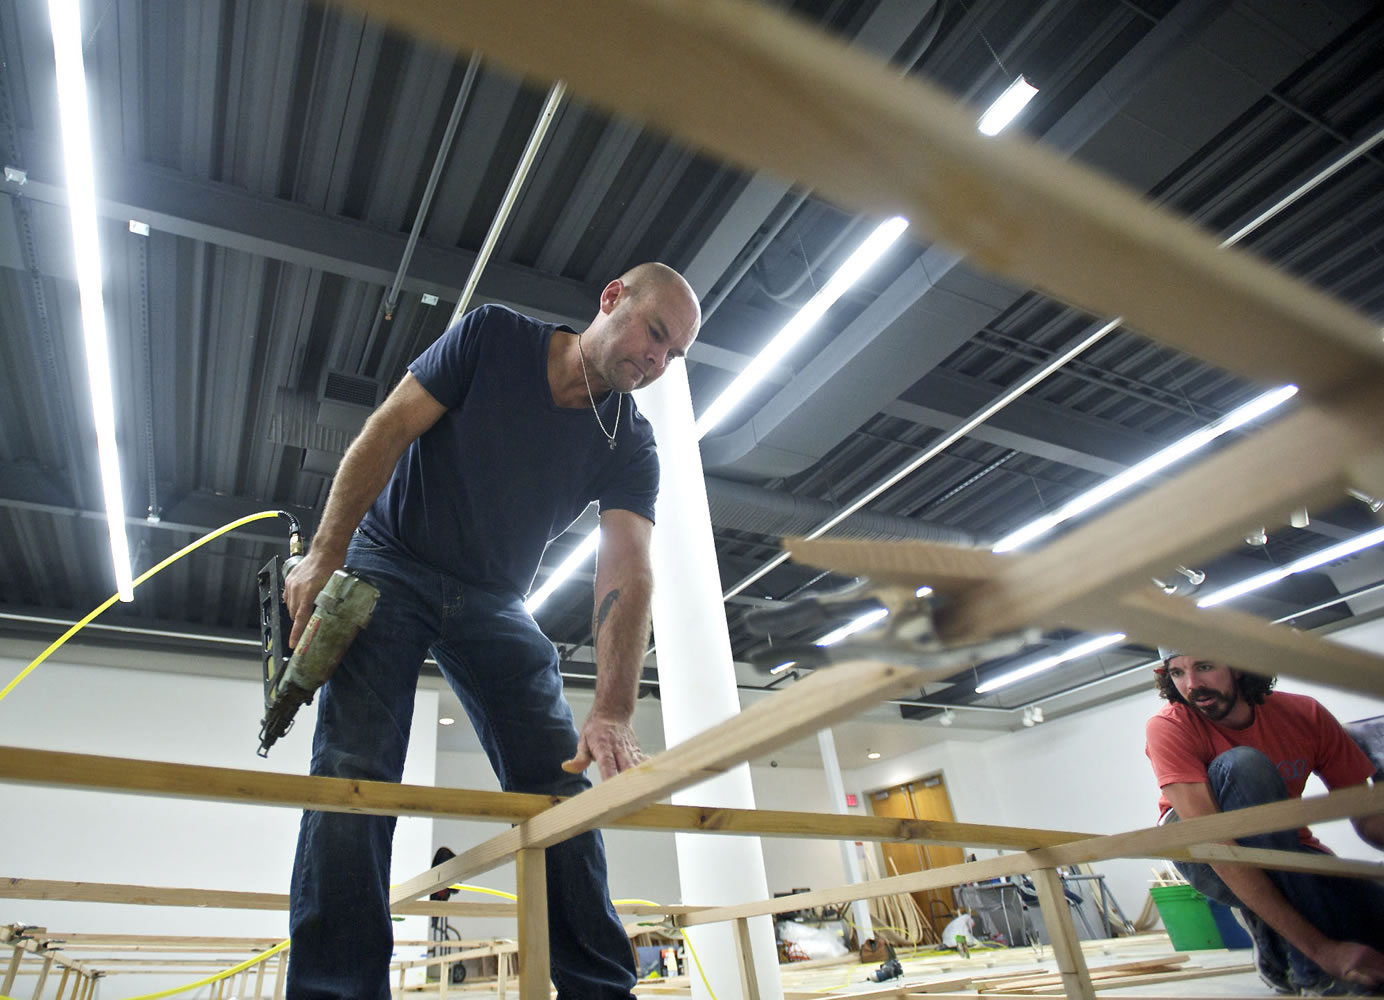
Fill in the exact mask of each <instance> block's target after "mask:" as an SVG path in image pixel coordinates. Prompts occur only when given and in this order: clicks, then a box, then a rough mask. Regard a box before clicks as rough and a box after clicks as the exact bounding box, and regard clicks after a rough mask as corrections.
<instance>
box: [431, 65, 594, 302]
mask: <svg viewBox="0 0 1384 1000" xmlns="http://www.w3.org/2000/svg"><path fill="white" fill-rule="evenodd" d="M566 92H567V85H566V84H565V83H563V82H562V81H561V80H558V81H557V82H556V83H554V84H553V86H552V89H551V90H549V91H548V100H547V101H546V102H545V103H544V105H543V110H542V111H541V112H539V115H538V120H537V121H536V122H534V123H533V131H532V132H531V133H529V141H528V144H527V145H526V146H525V147H524V153H523V155H522V156H520V157H519V163H518V165H517V166H515V168H514V176H513V177H511V178H510V179H509V187H508V188H506V189H505V196H504V198H503V199H502V200H501V201H500V207H499V208H498V209H497V210H496V212H495V218H494V219H493V220H492V221H491V223H490V230H489V231H488V232H487V233H486V234H485V242H484V243H482V244H481V248H480V250H479V251H478V252H477V253H476V259H475V261H474V262H473V263H472V264H471V273H470V274H469V275H468V276H467V278H466V285H465V287H464V288H462V290H461V298H459V299H458V300H457V305H456V308H455V309H453V310H452V318H451V319H450V320H448V322H447V325H448V326H451V325H452V324H453V323H455V322H456V321H457V320H459V319H461V317H462V315H463V314H464V313H465V312H466V307H467V306H468V305H470V303H471V296H472V295H474V294H475V292H476V285H478V284H479V283H480V280H481V272H482V271H484V270H485V265H486V264H488V263H490V255H491V254H492V253H494V252H495V245H496V244H497V243H499V242H500V234H501V233H502V232H504V229H505V223H507V222H508V221H509V214H510V212H512V211H514V203H515V202H516V201H518V200H519V192H520V190H521V189H522V188H523V187H524V181H525V180H527V179H528V176H529V170H530V169H531V168H532V167H533V161H534V160H535V159H537V157H538V150H539V149H540V148H541V147H542V145H543V137H544V136H545V135H547V134H548V126H549V125H551V124H552V122H553V116H554V115H556V114H557V109H558V106H559V105H560V104H561V103H562V95H563V94H564V93H566Z"/></svg>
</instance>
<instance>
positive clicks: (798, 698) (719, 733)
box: [389, 661, 932, 902]
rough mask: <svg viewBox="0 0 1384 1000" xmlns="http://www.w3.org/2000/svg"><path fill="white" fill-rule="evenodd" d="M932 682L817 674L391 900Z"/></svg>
mask: <svg viewBox="0 0 1384 1000" xmlns="http://www.w3.org/2000/svg"><path fill="white" fill-rule="evenodd" d="M930 679H932V673H931V672H929V671H926V670H919V669H913V668H909V667H900V666H895V665H893V664H882V663H875V662H870V661H855V662H849V663H843V664H841V665H840V666H836V667H832V668H831V669H830V670H821V671H818V672H816V673H814V674H813V675H812V676H811V677H808V678H807V679H806V680H802V681H799V682H798V683H797V684H795V685H793V686H792V687H791V688H789V689H788V690H787V691H785V692H784V693H782V694H779V695H775V696H774V697H773V698H772V699H769V700H766V701H761V702H758V703H757V704H755V705H752V706H751V707H750V708H748V709H746V710H745V711H743V712H741V713H740V714H739V715H736V716H733V717H731V718H730V719H727V720H726V721H724V722H722V723H720V724H718V725H715V726H712V727H711V728H710V729H707V730H705V731H704V732H701V733H698V734H697V735H696V736H694V737H692V738H691V739H689V740H687V741H685V742H683V743H680V744H678V745H677V746H675V747H672V748H670V749H668V750H665V751H664V752H663V753H661V754H659V755H658V756H657V757H653V758H651V759H650V760H647V761H645V762H644V763H642V764H640V765H639V766H638V767H634V768H631V769H630V770H628V771H625V772H623V773H621V774H618V775H616V776H615V777H614V778H612V779H610V780H609V781H604V782H602V783H601V784H599V785H597V786H596V787H595V788H592V789H589V790H587V791H585V792H583V793H581V794H580V795H577V796H574V797H573V798H571V799H567V800H566V801H564V802H560V803H559V804H557V805H555V806H554V807H553V808H551V809H549V810H547V811H545V812H543V813H541V814H539V815H538V816H535V817H534V818H533V819H531V820H527V821H525V822H524V823H521V824H519V825H518V826H516V827H514V828H513V829H512V830H507V831H505V832H504V833H502V834H500V835H499V836H497V837H494V838H492V839H491V840H489V841H486V842H485V843H483V844H480V845H478V846H476V847H473V848H471V849H470V850H468V851H465V852H464V853H462V854H460V855H458V856H457V857H455V858H452V859H451V860H450V861H446V862H444V863H443V864H441V865H439V866H437V867H435V868H432V869H429V870H428V871H425V872H423V873H422V874H421V875H418V876H416V877H414V878H412V879H409V880H408V881H406V882H403V883H402V884H400V885H398V886H396V887H395V888H393V889H392V890H390V897H389V898H390V901H391V902H402V901H404V900H410V899H414V898H416V897H418V896H421V895H425V894H427V893H430V892H433V891H434V890H436V889H437V888H439V887H441V886H444V885H448V884H450V883H452V882H455V881H457V880H459V879H466V878H470V877H471V876H473V875H476V874H478V873H480V872H484V871H489V870H490V869H491V868H494V867H495V866H496V865H499V864H503V863H504V862H506V861H508V860H509V859H510V858H512V857H513V856H514V854H515V852H516V851H517V850H519V849H520V848H522V847H548V846H551V845H552V844H555V843H558V842H559V841H562V840H566V839H567V838H569V837H574V836H576V835H577V834H579V833H584V832H585V831H587V830H590V829H592V828H594V827H597V826H601V825H602V824H605V823H608V822H609V821H610V820H611V819H612V818H614V817H618V816H624V815H628V814H629V813H631V812H634V811H635V810H636V809H638V808H640V807H641V806H645V805H648V804H649V803H651V802H653V801H655V800H656V799H659V798H662V797H663V796H665V795H669V794H671V793H673V792H675V791H678V790H679V789H683V788H686V787H688V786H689V785H695V784H696V783H697V782H699V781H702V780H704V779H706V778H710V777H712V776H714V775H716V774H719V773H721V772H722V771H724V770H726V769H727V768H729V767H732V766H734V765H736V764H739V763H741V762H743V761H747V760H750V759H752V758H754V757H757V756H758V755H760V754H761V753H766V752H768V751H769V750H771V749H773V748H775V747H778V746H782V745H784V744H786V743H791V742H793V741H794V740H795V739H798V738H799V737H801V736H804V735H807V734H808V733H814V732H817V731H818V730H820V729H821V728H823V727H824V726H829V725H831V723H833V722H835V721H837V720H839V719H843V718H848V717H850V716H852V715H854V714H855V713H857V712H859V711H860V710H861V709H863V708H867V707H869V706H871V705H874V704H876V703H878V702H881V701H883V700H885V699H886V698H890V697H892V696H894V695H896V694H902V693H903V692H905V691H909V690H914V689H916V688H919V687H921V686H922V684H923V683H924V682H925V681H927V680H930Z"/></svg>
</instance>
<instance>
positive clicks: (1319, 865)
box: [1186, 844, 1384, 879]
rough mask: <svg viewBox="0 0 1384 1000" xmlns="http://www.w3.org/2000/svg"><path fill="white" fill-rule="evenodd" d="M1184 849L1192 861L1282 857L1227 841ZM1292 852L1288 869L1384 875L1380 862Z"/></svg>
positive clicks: (1275, 861) (1257, 861)
mask: <svg viewBox="0 0 1384 1000" xmlns="http://www.w3.org/2000/svg"><path fill="white" fill-rule="evenodd" d="M1186 852H1187V854H1188V855H1189V856H1190V857H1191V859H1192V860H1193V861H1205V862H1208V863H1213V864H1214V863H1216V862H1220V861H1234V862H1238V863H1240V864H1246V865H1256V866H1262V867H1265V868H1276V867H1279V863H1280V862H1281V861H1282V860H1283V852H1282V851H1268V850H1264V849H1263V848H1258V847H1239V846H1236V845H1231V844H1198V845H1196V846H1194V847H1188V848H1186ZM1295 853H1298V854H1301V858H1300V859H1294V860H1293V867H1292V869H1291V870H1292V871H1298V872H1308V873H1310V874H1316V875H1337V876H1342V877H1345V878H1367V879H1384V862H1379V861H1355V860H1353V859H1351V858H1337V857H1334V856H1332V855H1330V854H1311V853H1308V852H1305V851H1300V852H1295ZM1285 870H1287V869H1285Z"/></svg>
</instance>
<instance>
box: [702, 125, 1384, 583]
mask: <svg viewBox="0 0 1384 1000" xmlns="http://www.w3.org/2000/svg"><path fill="white" fill-rule="evenodd" d="M1381 139H1384V129H1381V130H1380V131H1378V132H1376V133H1375V134H1374V135H1372V136H1370V137H1369V138H1367V139H1365V140H1364V141H1363V142H1360V143H1357V144H1356V145H1355V146H1354V147H1352V148H1351V149H1349V150H1347V151H1346V152H1345V153H1343V154H1341V156H1339V157H1337V158H1336V159H1335V160H1333V161H1332V162H1331V163H1329V164H1327V165H1326V166H1325V167H1323V168H1322V169H1320V170H1318V171H1317V172H1316V173H1315V174H1313V175H1312V176H1311V177H1309V178H1308V179H1307V180H1305V181H1303V182H1302V183H1301V184H1299V185H1298V186H1297V187H1295V188H1293V190H1292V191H1290V192H1289V193H1288V194H1286V195H1284V196H1283V197H1282V198H1280V199H1279V200H1278V201H1276V202H1274V204H1273V205H1271V206H1269V208H1267V209H1265V210H1264V211H1263V212H1261V213H1260V214H1259V215H1257V216H1255V217H1254V218H1253V219H1251V220H1250V221H1249V222H1247V223H1245V224H1244V225H1243V226H1241V227H1240V228H1239V229H1237V230H1235V231H1234V232H1233V233H1232V234H1231V235H1230V236H1228V237H1226V238H1225V239H1224V240H1222V241H1221V246H1222V247H1231V246H1234V245H1235V244H1237V243H1239V242H1240V241H1241V240H1243V239H1244V238H1245V237H1246V236H1248V235H1249V234H1250V233H1252V232H1254V231H1255V230H1256V229H1258V228H1259V227H1260V226H1262V225H1263V224H1264V223H1265V222H1268V221H1269V220H1270V219H1272V218H1274V217H1275V216H1277V215H1279V214H1280V213H1281V212H1282V211H1283V210H1284V209H1286V208H1288V207H1289V206H1290V205H1292V204H1294V203H1296V202H1297V201H1299V200H1300V199H1301V198H1302V197H1303V196H1304V195H1306V194H1308V193H1309V192H1311V191H1313V190H1315V189H1316V188H1317V187H1319V186H1320V185H1321V184H1323V183H1325V182H1326V181H1327V180H1328V179H1329V178H1330V177H1332V176H1333V175H1335V174H1336V173H1337V172H1338V171H1339V170H1340V169H1341V168H1342V167H1343V166H1344V165H1346V164H1348V163H1352V162H1354V161H1355V160H1356V159H1358V158H1359V157H1360V156H1361V155H1363V154H1364V153H1365V152H1368V151H1369V150H1370V149H1372V148H1373V147H1374V146H1375V145H1376V144H1378V143H1379V142H1380V140H1381ZM1123 321H1124V317H1123V316H1116V317H1115V318H1114V319H1112V320H1109V321H1107V322H1106V323H1104V324H1102V325H1100V326H1098V327H1096V328H1095V329H1093V330H1090V331H1089V332H1088V333H1086V334H1084V335H1082V336H1080V337H1078V338H1076V339H1075V340H1074V341H1073V342H1072V343H1071V344H1070V345H1069V346H1068V347H1067V349H1066V350H1064V351H1063V352H1062V353H1061V354H1059V355H1058V356H1057V357H1055V358H1053V359H1052V360H1051V361H1049V362H1048V363H1047V364H1046V365H1043V366H1042V367H1040V368H1038V369H1037V370H1035V371H1034V372H1033V373H1032V374H1030V375H1029V376H1028V377H1027V378H1026V379H1024V380H1023V381H1022V382H1020V383H1018V384H1017V385H1015V386H1012V387H1011V388H1010V389H1008V390H1007V391H1005V392H1004V393H1003V394H1002V395H1001V396H1000V397H999V398H998V399H996V400H995V401H994V402H992V403H990V404H989V405H988V406H985V407H983V408H982V409H980V410H977V411H976V412H975V413H973V414H972V415H971V416H970V417H968V418H967V419H966V420H965V421H963V422H962V423H961V424H959V425H958V426H956V427H955V428H953V429H952V430H951V431H949V432H947V433H946V434H944V435H943V436H942V437H941V438H939V439H938V440H937V441H936V442H934V443H933V444H932V445H931V446H930V447H929V448H928V449H927V450H926V451H924V452H923V453H922V454H920V455H918V456H916V457H915V458H913V459H912V460H910V461H909V462H907V463H905V464H904V465H903V466H902V467H900V468H899V469H896V470H895V471H894V472H892V473H890V474H889V475H888V476H885V477H884V478H883V479H881V480H880V481H879V482H878V483H876V484H875V485H874V486H872V487H871V488H870V489H868V490H866V491H865V492H864V493H862V494H861V495H860V496H858V497H856V498H855V499H854V500H852V501H851V502H850V503H849V504H847V505H846V506H845V507H843V508H841V510H840V511H838V512H837V513H836V514H835V515H833V516H832V517H831V518H828V519H827V520H825V521H823V522H822V523H821V524H820V525H818V526H817V527H816V528H815V529H813V531H811V532H809V533H808V534H807V535H806V537H807V538H818V537H820V536H822V535H824V534H826V533H827V532H828V531H830V530H831V529H832V528H834V527H835V526H836V525H837V524H839V523H840V522H841V521H843V520H845V519H846V518H847V517H849V516H850V515H851V514H853V513H855V512H856V511H857V510H859V509H860V508H861V507H863V506H865V504H867V503H869V502H870V501H871V500H873V499H875V497H877V496H879V495H880V494H882V493H884V492H885V491H887V490H889V489H891V488H892V487H893V486H895V485H896V484H898V483H899V482H901V481H902V480H903V479H905V478H907V477H908V476H910V475H912V474H913V473H914V472H916V471H917V470H918V469H920V468H922V467H923V466H924V465H926V464H927V463H928V462H930V461H932V459H934V458H936V457H937V456H938V455H939V454H941V453H942V452H943V451H944V450H945V449H946V448H949V447H950V446H951V445H952V444H954V443H955V442H957V441H959V440H960V439H961V438H963V437H965V436H966V435H967V434H969V433H970V432H971V431H972V430H974V429H975V428H976V427H979V426H980V425H981V424H983V423H984V422H985V421H987V420H989V419H990V418H991V417H992V416H994V415H995V414H996V413H998V412H999V411H1000V410H1002V409H1004V408H1005V407H1007V406H1008V405H1009V404H1010V403H1012V402H1014V400H1016V399H1018V398H1019V397H1020V396H1022V395H1024V394H1025V393H1026V392H1028V390H1029V389H1031V388H1033V387H1034V386H1035V385H1037V384H1038V383H1039V382H1042V381H1043V380H1044V379H1046V378H1048V377H1049V376H1050V375H1052V374H1053V373H1054V372H1056V371H1057V370H1059V369H1060V368H1062V367H1064V366H1065V365H1066V364H1067V362H1069V361H1071V360H1072V359H1073V358H1075V357H1077V356H1078V355H1079V354H1082V353H1084V352H1085V351H1086V350H1087V349H1088V348H1089V347H1091V346H1092V345H1093V344H1096V343H1097V342H1099V341H1101V340H1103V339H1104V338H1105V337H1106V336H1108V335H1109V334H1110V333H1111V332H1113V331H1114V330H1115V329H1117V328H1118V327H1119V325H1120V324H1121V323H1122V322H1123ZM787 559H788V553H786V552H784V553H781V554H780V555H778V556H776V557H775V558H773V559H771V560H770V561H769V562H767V563H765V564H764V565H763V566H761V567H760V568H759V569H757V570H755V571H754V572H752V573H750V574H749V575H747V576H745V577H744V578H742V579H741V580H739V581H737V582H736V583H735V585H734V586H732V587H731V588H730V589H729V590H727V591H726V592H725V593H724V594H723V595H722V596H723V597H724V598H726V599H729V598H731V597H734V596H735V595H736V594H738V593H740V591H742V590H744V589H745V588H746V587H748V586H749V585H750V584H752V583H754V582H755V581H756V580H758V579H760V578H761V577H763V576H764V575H765V574H767V573H769V572H770V571H771V570H773V569H774V568H775V567H777V566H780V565H782V564H783V563H784V562H785V561H787Z"/></svg>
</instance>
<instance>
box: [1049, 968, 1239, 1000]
mask: <svg viewBox="0 0 1384 1000" xmlns="http://www.w3.org/2000/svg"><path fill="white" fill-rule="evenodd" d="M1253 971H1254V966H1253V965H1248V964H1243V965H1213V966H1207V967H1202V968H1197V969H1182V970H1179V971H1177V972H1151V973H1148V974H1147V975H1143V976H1129V977H1127V978H1124V979H1102V980H1099V981H1097V982H1096V983H1094V984H1093V985H1094V987H1095V990H1096V992H1097V993H1100V992H1104V991H1105V990H1122V989H1126V988H1128V987H1130V986H1148V985H1151V984H1153V983H1178V982H1183V981H1185V980H1189V979H1210V978H1212V977H1213V976H1239V975H1243V974H1244V973H1247V972H1253ZM1030 995H1037V996H1060V995H1066V991H1065V990H1064V989H1063V988H1061V987H1057V986H1040V987H1038V988H1037V989H1034V990H1032V991H1031V994H1030ZM1139 1000H1146V998H1144V997H1142V996H1141V997H1139ZM1183 1000H1186V998H1183ZM1216 1000H1220V997H1219V996H1218V997H1217V998H1216ZM1261 1000H1262V998H1261Z"/></svg>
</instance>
